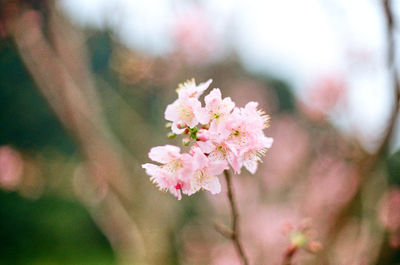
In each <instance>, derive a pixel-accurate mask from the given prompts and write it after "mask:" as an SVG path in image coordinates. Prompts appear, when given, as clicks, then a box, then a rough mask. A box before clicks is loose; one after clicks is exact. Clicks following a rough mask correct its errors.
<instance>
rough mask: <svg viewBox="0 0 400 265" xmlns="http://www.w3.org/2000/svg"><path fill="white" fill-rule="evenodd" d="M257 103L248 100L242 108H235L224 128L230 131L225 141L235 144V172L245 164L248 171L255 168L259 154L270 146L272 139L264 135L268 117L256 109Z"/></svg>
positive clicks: (254, 170) (252, 170)
mask: <svg viewBox="0 0 400 265" xmlns="http://www.w3.org/2000/svg"><path fill="white" fill-rule="evenodd" d="M257 106H258V103H256V102H249V103H247V104H246V106H245V107H244V108H240V109H239V108H235V109H234V111H233V113H232V115H231V116H230V118H229V120H228V121H227V122H226V128H227V129H228V130H229V131H230V135H229V137H228V139H227V142H228V143H230V144H231V145H234V146H235V149H236V150H237V152H238V159H237V160H238V163H237V164H232V167H233V169H234V170H235V172H236V173H240V169H241V167H242V166H245V167H246V169H247V170H249V172H250V173H252V174H254V173H255V172H256V170H257V165H258V162H261V156H263V155H264V154H265V152H266V151H267V149H268V148H270V147H271V145H272V143H273V139H272V138H270V137H266V136H265V135H264V132H263V129H264V128H266V127H268V120H269V117H268V116H267V115H264V112H262V111H260V110H257Z"/></svg>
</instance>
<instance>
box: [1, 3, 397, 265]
mask: <svg viewBox="0 0 400 265" xmlns="http://www.w3.org/2000/svg"><path fill="white" fill-rule="evenodd" d="M0 11H1V13H0V15H1V17H0V68H1V69H0V188H1V191H0V244H1V246H0V264H16V265H18V264H38V265H39V264H40V265H43V264H44V265H53V264H54V265H55V264H57V265H58V264H60V265H64V264H65V265H67V264H68V265H69V264H129V265H130V264H151V265H157V264H160V265H161V264H163V265H164V264H165V265H169V264H170V265H172V264H185V265H186V264H188V265H191V264H193V265H202V264H214V265H217V264H218V265H228V264H229V265H235V264H240V260H239V258H238V256H237V255H236V253H235V251H234V248H233V245H232V243H231V242H230V241H229V240H227V239H226V238H224V237H223V236H221V235H220V234H219V233H217V232H216V230H215V229H214V224H215V222H217V223H220V224H223V225H229V221H230V216H229V214H230V213H229V205H228V201H227V198H226V192H225V189H224V188H223V191H222V192H221V193H220V194H218V195H214V196H213V195H210V194H208V193H207V192H200V193H197V194H195V195H193V196H191V197H184V198H183V199H182V200H181V201H177V200H176V198H174V197H173V196H171V195H170V194H168V193H163V192H160V191H158V190H157V188H156V187H155V186H154V185H152V184H151V183H150V181H149V179H148V176H146V175H145V172H144V170H143V169H142V168H141V167H140V165H141V164H143V163H146V162H148V161H149V159H148V158H147V153H148V151H149V149H150V148H151V147H152V146H155V145H164V144H167V143H170V144H180V140H181V139H174V140H170V139H167V137H166V135H167V133H168V130H167V129H166V128H165V126H164V125H165V120H164V119H163V117H164V110H165V107H166V106H167V105H168V104H170V103H171V102H173V101H174V100H175V98H176V93H175V88H176V87H177V85H178V83H181V82H183V81H185V80H187V79H190V78H192V77H194V78H195V79H196V81H197V82H203V81H206V80H208V79H209V78H212V79H213V83H212V85H211V86H212V87H218V88H220V89H221V90H222V93H223V96H229V97H231V98H232V99H233V100H234V101H235V102H236V104H237V105H238V106H244V105H245V104H246V103H247V102H248V101H254V100H255V101H258V102H259V103H260V106H261V107H262V108H263V109H264V110H265V111H266V112H267V113H268V114H269V115H270V116H271V126H270V128H268V129H267V130H266V131H265V133H266V135H268V136H271V137H273V138H274V140H275V142H274V144H273V146H272V148H271V149H270V150H269V151H268V153H267V155H266V157H265V158H264V159H263V160H264V163H263V164H262V165H261V167H260V168H259V169H258V171H257V173H256V174H255V175H251V174H249V173H247V172H243V173H242V175H240V176H234V178H233V182H234V188H235V191H236V194H237V202H238V206H239V211H240V231H241V235H242V240H243V244H244V248H245V249H246V251H247V253H248V256H249V257H250V261H251V264H283V263H282V262H283V260H284V256H285V253H287V249H288V248H290V246H291V243H293V242H291V236H290V234H292V235H293V231H300V232H302V233H303V232H304V234H305V235H306V237H307V238H309V241H310V242H318V243H319V244H321V245H322V249H319V247H318V249H319V251H318V252H317V253H310V251H309V250H310V249H306V248H305V249H300V250H299V251H297V252H296V253H295V255H294V256H293V264H332V265H336V264H340V265H353V264H354V265H356V264H357V265H359V264H362V265H364V264H379V265H385V264H400V252H399V248H400V152H399V151H398V150H399V149H400V125H399V123H398V119H399V115H398V109H399V100H400V96H399V93H400V92H399V89H400V86H399V80H398V68H397V65H398V63H400V57H399V56H398V55H397V54H398V53H397V52H396V51H398V49H399V48H400V44H399V42H398V41H399V36H400V28H399V26H398V23H397V22H399V23H400V21H399V19H400V1H398V0H387V1H386V0H352V1H345V0H303V1H290V0H281V1H272V0H264V1H258V0H247V1H240V0H220V1H211V0H197V1H195V0H192V1H187V0H185V1H183V0H152V1H140V0H137V1H136V0H114V1H107V0H79V1H78V0H59V1H56V0H53V1H52V0H46V1H45V0H42V1H40V0H1V1H0ZM221 182H222V183H223V179H222V178H221ZM223 186H224V183H223ZM288 231H289V232H288ZM290 231H291V232H290ZM311 252H312V251H311Z"/></svg>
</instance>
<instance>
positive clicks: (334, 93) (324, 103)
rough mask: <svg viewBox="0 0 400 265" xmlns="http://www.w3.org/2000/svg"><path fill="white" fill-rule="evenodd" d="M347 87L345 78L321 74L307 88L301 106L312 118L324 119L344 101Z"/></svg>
mask: <svg viewBox="0 0 400 265" xmlns="http://www.w3.org/2000/svg"><path fill="white" fill-rule="evenodd" d="M346 88H347V84H346V82H345V80H344V78H343V77H341V76H339V75H325V76H320V77H319V78H318V79H317V80H315V81H314V83H313V84H312V85H310V86H309V87H308V88H307V91H306V97H305V101H304V102H303V101H301V102H299V107H300V109H301V110H302V111H303V112H304V113H305V114H306V115H307V116H309V117H310V118H311V119H312V120H315V121H320V120H323V119H325V117H326V115H327V114H329V112H330V111H332V110H333V109H334V107H335V106H336V105H337V104H338V103H339V102H342V100H343V97H344V94H345V92H346Z"/></svg>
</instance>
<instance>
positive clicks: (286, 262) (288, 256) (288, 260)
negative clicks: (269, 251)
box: [282, 246, 298, 265]
mask: <svg viewBox="0 0 400 265" xmlns="http://www.w3.org/2000/svg"><path fill="white" fill-rule="evenodd" d="M297 250H298V248H297V247H295V246H290V247H289V248H288V249H287V250H286V251H285V253H284V254H283V260H282V265H291V264H292V258H293V256H294V254H296V252H297Z"/></svg>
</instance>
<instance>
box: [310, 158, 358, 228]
mask: <svg viewBox="0 0 400 265" xmlns="http://www.w3.org/2000/svg"><path fill="white" fill-rule="evenodd" d="M359 182H360V178H359V175H358V174H357V170H356V168H355V167H354V166H353V165H351V164H349V163H347V162H345V161H343V160H341V159H338V158H335V157H330V156H329V155H328V154H325V155H322V156H321V157H320V158H319V159H318V160H317V161H315V162H314V163H313V165H312V166H311V168H310V172H309V179H308V181H307V183H306V185H307V186H306V188H305V190H304V201H303V211H304V213H305V214H306V215H307V216H310V217H312V218H313V220H315V223H316V224H323V226H324V228H325V229H328V228H329V222H330V221H332V220H333V216H334V215H336V214H337V213H339V212H340V210H341V209H342V208H343V207H344V206H345V205H346V203H347V202H349V200H350V199H351V198H353V196H354V195H355V193H356V191H357V188H358V186H359ZM320 230H322V228H321V229H320Z"/></svg>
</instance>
